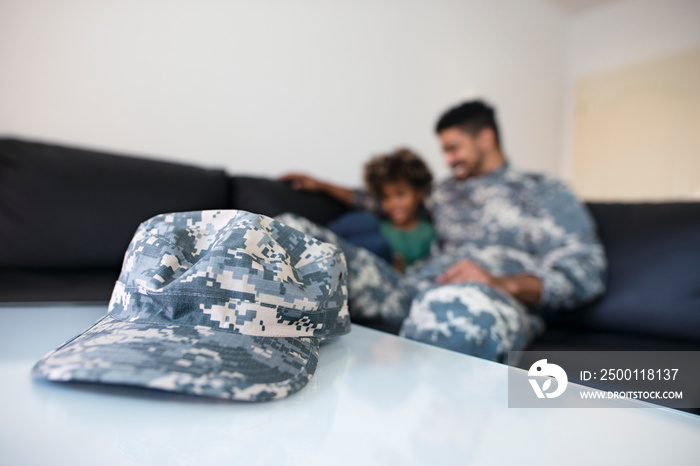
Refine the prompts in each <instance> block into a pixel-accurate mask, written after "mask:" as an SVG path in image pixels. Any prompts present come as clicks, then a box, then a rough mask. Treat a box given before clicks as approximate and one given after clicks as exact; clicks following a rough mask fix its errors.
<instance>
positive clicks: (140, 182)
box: [0, 139, 230, 269]
mask: <svg viewBox="0 0 700 466" xmlns="http://www.w3.org/2000/svg"><path fill="white" fill-rule="evenodd" d="M229 194H230V193H229V185H228V178H227V176H226V174H225V173H224V171H222V170H208V169H203V168H197V167H192V166H186V165H182V164H177V163H169V162H163V161H156V160H149V159H143V158H133V157H124V156H116V155H112V154H108V153H104V152H96V151H90V150H82V149H76V148H71V147H64V146H60V145H51V144H41V143H35V142H28V141H22V140H17V139H0V244H2V245H3V246H4V247H3V248H1V249H0V269H17V268H19V269H51V268H64V269H65V268H84V267H116V268H117V269H118V268H119V267H120V266H121V262H122V259H123V257H124V252H125V251H126V248H127V246H128V244H129V242H130V240H131V238H132V236H133V234H134V232H135V231H136V228H137V227H138V225H139V223H141V222H142V221H144V220H147V219H148V218H150V217H152V216H153V215H156V214H159V213H164V212H173V211H189V210H205V209H222V208H228V207H229V200H230V196H229Z"/></svg>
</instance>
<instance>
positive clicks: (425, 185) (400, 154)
mask: <svg viewBox="0 0 700 466" xmlns="http://www.w3.org/2000/svg"><path fill="white" fill-rule="evenodd" d="M396 181H406V182H407V183H408V184H409V185H410V186H411V187H412V188H414V189H416V190H424V191H425V192H426V193H427V192H428V191H430V187H431V185H432V183H433V174H432V173H431V172H430V169H429V168H428V166H427V165H426V164H425V162H423V159H421V158H420V156H419V155H418V154H416V153H415V152H413V151H412V150H410V149H406V148H400V149H397V150H395V151H394V152H391V153H389V154H384V155H377V156H375V157H373V158H371V159H370V160H369V162H367V163H366V164H365V185H366V186H367V189H368V190H369V193H370V194H371V195H372V196H373V197H374V198H376V199H381V196H382V186H383V185H384V184H385V183H389V182H396Z"/></svg>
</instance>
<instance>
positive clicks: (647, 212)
mask: <svg viewBox="0 0 700 466" xmlns="http://www.w3.org/2000/svg"><path fill="white" fill-rule="evenodd" d="M588 208H589V210H590V212H591V214H592V215H593V217H594V219H595V220H596V223H597V225H598V232H599V235H600V239H601V241H602V243H603V245H604V246H605V249H606V253H607V256H608V263H609V268H608V288H607V291H606V293H605V295H604V296H603V297H602V298H601V299H599V300H598V301H596V302H594V303H591V304H590V305H589V306H587V307H586V308H584V309H582V310H580V311H574V312H572V313H559V314H557V315H551V316H550V318H551V319H552V320H553V322H554V323H556V324H560V325H565V326H567V327H577V328H581V329H587V330H599V331H629V332H639V333H647V334H653V335H660V336H666V337H678V338H692V339H696V340H700V202H670V203H656V204H652V203H628V204H621V203H610V204H607V203H589V204H588Z"/></svg>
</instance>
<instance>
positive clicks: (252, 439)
mask: <svg viewBox="0 0 700 466" xmlns="http://www.w3.org/2000/svg"><path fill="white" fill-rule="evenodd" d="M105 312H106V307H105V306H54V307H42V306H23V307H4V308H0V374H1V377H2V384H0V464H1V465H34V464H36V465H48V464H50V465H63V464H65V465H68V464H70V465H112V464H114V465H126V464H128V465H131V464H138V465H161V464H162V465H168V466H174V465H209V464H216V465H218V464H222V465H223V464H226V465H231V464H236V465H268V464H271V465H284V464H290V465H296V464H299V465H317V464H318V465H324V466H328V465H343V464H356V465H371V464H381V465H385V464H386V465H394V464H396V465H438V464H439V465H448V464H460V465H466V464H475V465H481V464H483V465H490V466H493V465H502V464H518V465H527V464H532V465H538V466H542V465H550V464H566V465H572V464H573V465H577V464H634V465H657V464H669V465H684V464H688V465H690V464H693V465H695V464H700V417H698V416H694V415H690V414H686V413H682V412H679V411H674V410H670V409H665V408H632V409H630V408H618V409H573V408H572V409H515V408H508V406H507V404H508V397H507V389H508V385H507V377H508V369H507V368H506V366H503V365H500V364H495V363H492V362H487V361H483V360H480V359H477V358H473V357H469V356H465V355H462V354H458V353H454V352H451V351H447V350H442V349H439V348H434V347H431V346H428V345H424V344H420V343H415V342H411V341H407V340H404V339H400V338H397V337H395V336H393V335H388V334H384V333H380V332H376V331H374V330H370V329H367V328H363V327H360V326H354V327H353V330H352V332H351V333H350V334H349V335H346V336H343V337H341V338H339V339H337V340H335V341H334V342H332V343H329V344H326V345H324V346H322V347H321V354H320V362H319V366H318V369H317V371H316V375H315V376H314V377H313V378H312V379H311V382H310V383H309V385H308V386H307V387H306V388H304V389H303V390H302V391H301V392H299V393H297V394H295V395H292V396H291V397H289V398H287V399H285V400H281V401H274V402H266V403H235V402H234V403H232V402H222V401H216V400H208V399H203V398H196V397H188V396H184V395H173V394H169V393H165V392H158V391H153V390H145V389H128V388H117V387H108V386H100V385H78V384H57V383H50V382H45V381H37V380H33V379H32V378H31V376H30V370H31V367H32V365H33V364H34V363H35V362H36V361H37V360H38V359H39V358H40V357H41V356H42V355H43V354H44V353H45V352H47V351H49V350H52V349H54V348H55V347H57V346H58V345H60V344H61V343H62V342H63V341H64V340H67V339H69V338H71V337H73V336H75V335H77V334H78V333H80V332H81V331H82V330H84V329H85V328H86V327H88V326H89V325H90V324H91V323H92V322H93V321H95V320H97V319H98V318H99V317H101V316H102V315H104V314H105Z"/></svg>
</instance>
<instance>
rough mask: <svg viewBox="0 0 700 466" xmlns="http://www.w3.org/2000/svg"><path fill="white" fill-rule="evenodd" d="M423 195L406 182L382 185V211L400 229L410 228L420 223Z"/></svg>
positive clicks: (391, 182) (392, 182)
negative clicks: (419, 214)
mask: <svg viewBox="0 0 700 466" xmlns="http://www.w3.org/2000/svg"><path fill="white" fill-rule="evenodd" d="M421 202H423V193H422V192H420V191H418V190H416V189H415V188H413V187H412V186H411V185H410V184H408V183H407V182H406V181H390V182H387V183H384V184H383V185H382V197H381V205H382V210H383V211H384V213H386V214H387V215H388V216H389V218H390V219H391V223H392V224H394V226H396V227H399V228H410V227H412V226H415V224H416V223H417V222H418V211H419V209H420V205H421Z"/></svg>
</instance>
